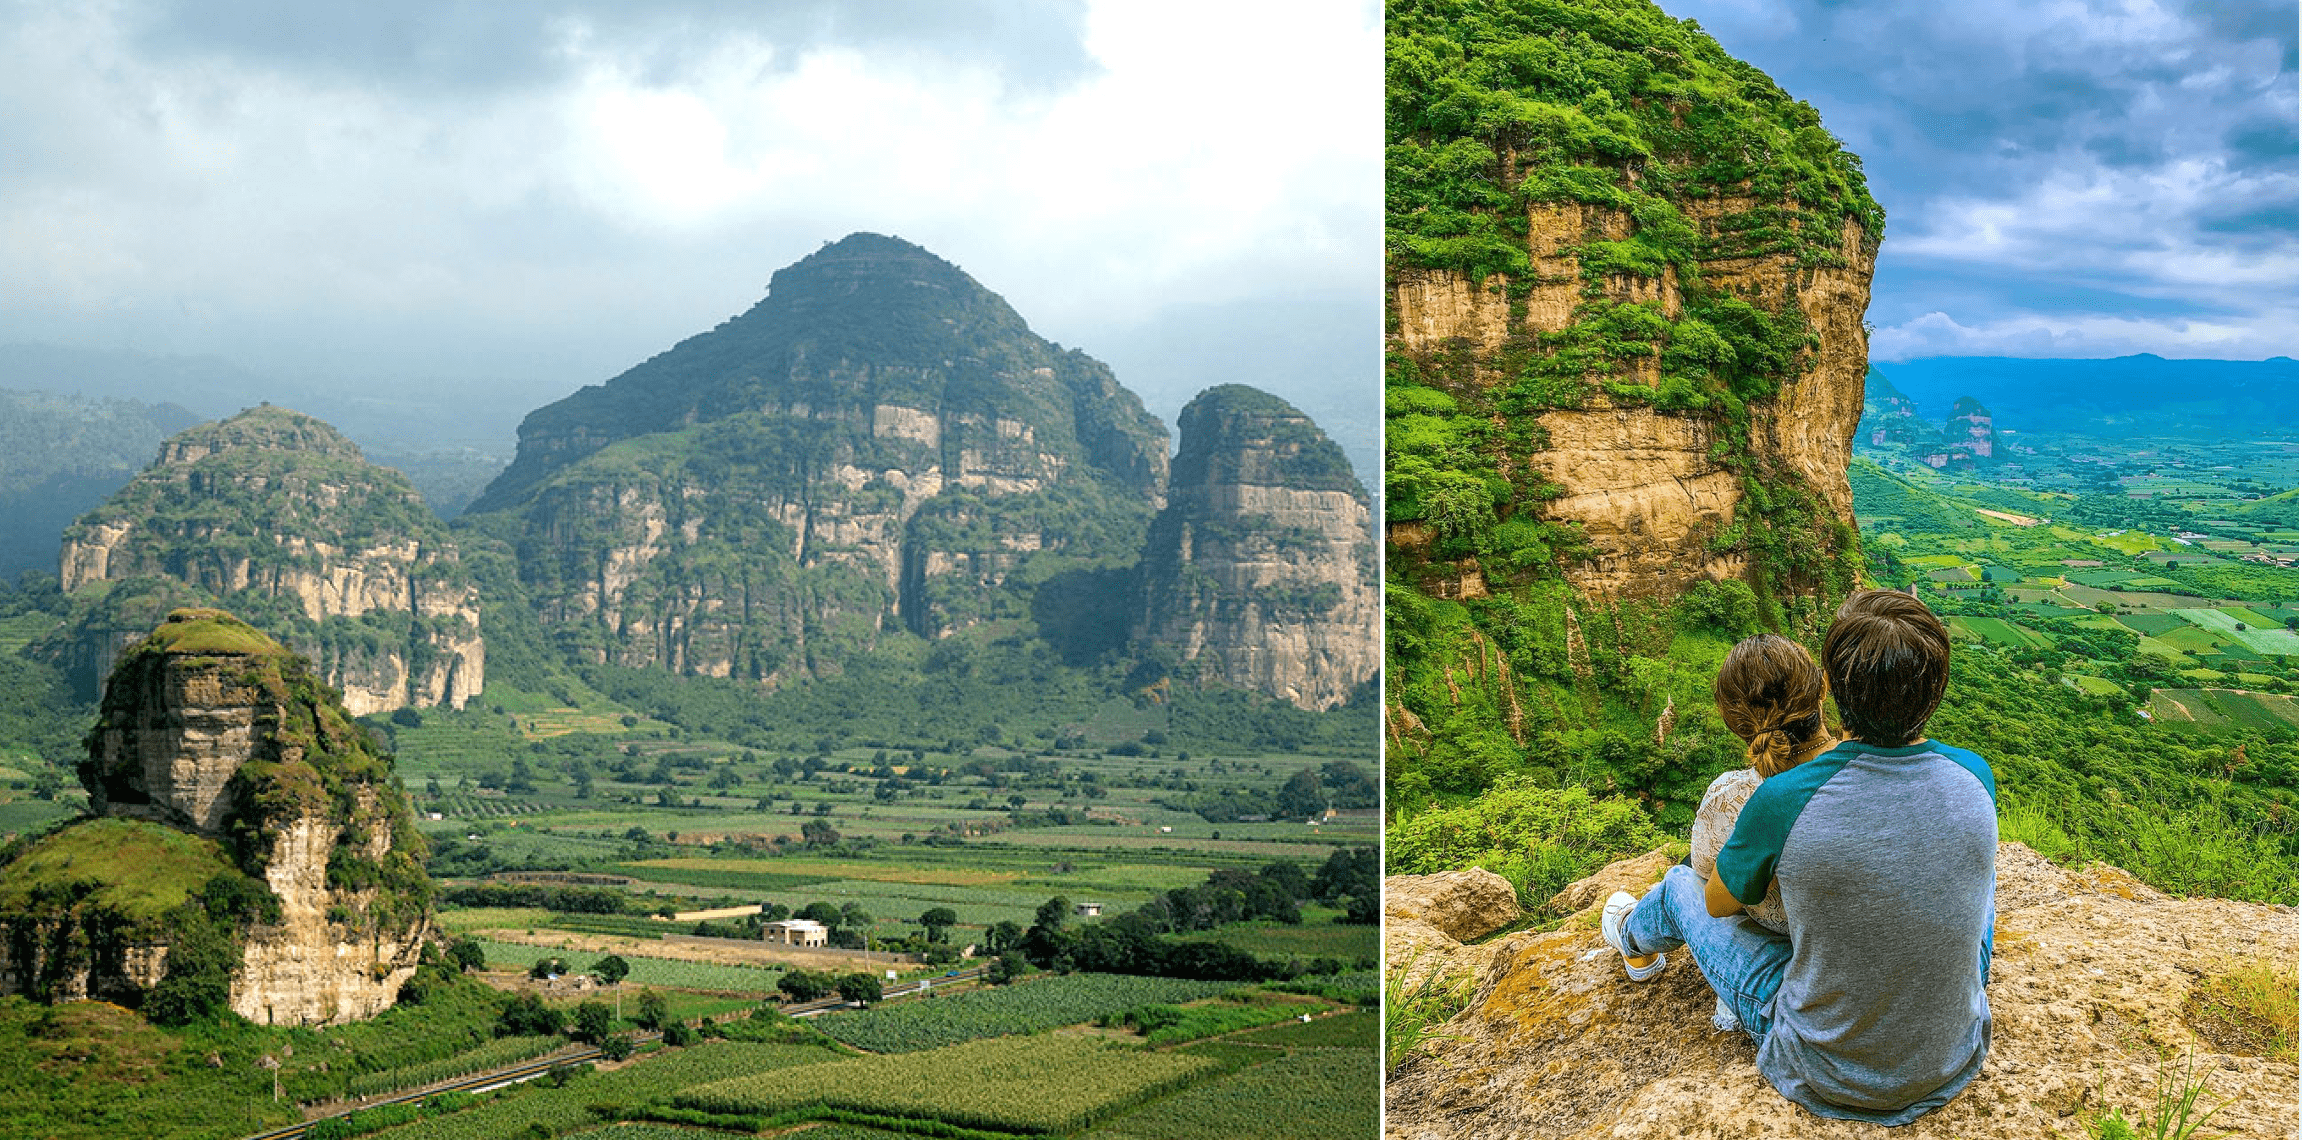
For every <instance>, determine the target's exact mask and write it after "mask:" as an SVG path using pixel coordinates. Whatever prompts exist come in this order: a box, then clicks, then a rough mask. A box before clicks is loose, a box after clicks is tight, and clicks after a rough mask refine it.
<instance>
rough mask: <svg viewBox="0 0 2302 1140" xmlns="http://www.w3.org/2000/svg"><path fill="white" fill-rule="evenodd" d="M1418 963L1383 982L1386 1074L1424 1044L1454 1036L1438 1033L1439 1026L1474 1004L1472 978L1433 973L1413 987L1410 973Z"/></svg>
mask: <svg viewBox="0 0 2302 1140" xmlns="http://www.w3.org/2000/svg"><path fill="white" fill-rule="evenodd" d="M1415 964H1416V960H1414V959H1409V960H1408V961H1406V962H1403V963H1401V964H1400V965H1399V966H1398V967H1396V968H1394V969H1393V970H1392V971H1391V972H1390V973H1389V974H1388V975H1387V976H1386V977H1385V978H1384V979H1383V1071H1384V1072H1386V1073H1387V1072H1390V1071H1391V1070H1392V1069H1396V1068H1398V1067H1399V1062H1401V1061H1404V1060H1406V1059H1407V1057H1408V1056H1409V1055H1410V1054H1412V1053H1414V1052H1415V1051H1416V1050H1417V1049H1420V1048H1422V1047H1423V1046H1424V1045H1426V1044H1429V1043H1431V1042H1433V1041H1444V1040H1446V1039H1447V1038H1449V1037H1450V1036H1452V1035H1451V1034H1446V1033H1440V1032H1438V1031H1437V1027H1438V1026H1439V1025H1440V1024H1442V1023H1444V1022H1445V1021H1447V1019H1449V1018H1451V1017H1453V1016H1455V1015H1456V1014H1458V1013H1461V1012H1462V1011H1463V1009H1464V1007H1466V1006H1468V1005H1470V1004H1471V990H1472V983H1471V979H1470V978H1469V977H1455V978H1449V977H1445V976H1443V975H1442V974H1441V973H1440V972H1439V971H1437V970H1433V971H1432V972H1430V973H1428V974H1425V975H1424V976H1423V977H1422V978H1421V979H1420V980H1418V981H1416V982H1414V983H1413V984H1411V985H1410V984H1408V982H1407V971H1408V970H1410V969H1413V968H1414V966H1415Z"/></svg>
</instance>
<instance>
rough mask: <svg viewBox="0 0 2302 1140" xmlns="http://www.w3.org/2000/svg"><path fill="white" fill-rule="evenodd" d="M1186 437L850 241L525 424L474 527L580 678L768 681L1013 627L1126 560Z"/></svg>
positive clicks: (1028, 338)
mask: <svg viewBox="0 0 2302 1140" xmlns="http://www.w3.org/2000/svg"><path fill="white" fill-rule="evenodd" d="M1166 478H1167V434H1166V430H1165V429H1164V427H1162V426H1161V425H1160V423H1159V422H1158V420H1156V419H1155V418H1153V417H1152V416H1151V415H1150V414H1149V413H1147V412H1145V411H1144V410H1143V406H1142V403H1141V401H1139V400H1138V399H1137V398H1136V397H1135V396H1134V395H1133V394H1132V393H1130V392H1128V391H1127V390H1126V389H1124V388H1122V387H1120V386H1119V384H1118V383H1117V381H1116V380H1115V379H1114V378H1113V377H1112V375H1111V372H1110V370H1109V369H1107V368H1105V367H1104V366H1103V365H1101V364H1099V363H1097V362H1096V361H1095V360H1093V359H1091V358H1089V357H1088V356H1087V355H1086V354H1084V353H1081V352H1078V351H1076V350H1066V349H1064V348H1062V347H1060V346H1057V345H1054V344H1051V343H1049V342H1048V341H1046V340H1044V339H1042V338H1040V337H1039V336H1037V335H1036V334H1034V333H1032V332H1031V330H1030V328H1029V326H1028V325H1026V324H1025V323H1024V320H1023V318H1022V317H1021V316H1019V315H1018V314H1017V313H1016V312H1015V311H1014V310H1013V309H1012V308H1010V307H1009V306H1008V305H1007V303H1006V302H1004V301H1002V300H1001V299H1000V298H999V297H998V296H997V295H996V294H993V293H992V292H991V291H989V290H988V289H985V288H984V287H983V286H982V285H980V284H978V283H977V282H976V281H975V280H974V279H973V278H971V277H969V276H968V275H967V274H965V273H964V272H962V271H960V269H959V268H958V267H956V266H954V265H952V264H950V263H949V262H946V261H944V260H942V259H941V258H938V257H936V256H934V255H933V254H931V253H928V252H927V251H926V250H923V249H921V248H919V247H918V246H915V245H912V244H910V243H908V242H904V241H901V240H899V239H896V238H890V237H883V236H880V235H877V234H862V233H859V234H854V235H851V236H849V237H847V238H844V239H842V240H840V241H838V242H833V243H827V244H826V245H825V246H824V247H823V248H822V249H821V250H818V251H817V252H816V253H814V254H812V255H810V256H808V257H806V258H804V259H802V260H801V261H799V262H798V263H796V264H794V265H791V266H788V267H786V268H784V269H782V270H779V271H778V272H777V273H776V274H775V275H774V276H773V278H772V279H771V281H770V283H769V286H768V293H767V296H766V297H765V298H764V299H763V300H761V301H760V302H759V303H758V304H756V305H754V306H753V307H752V308H751V309H750V310H749V311H747V312H745V313H744V314H742V315H741V316H738V317H736V318H734V319H732V320H729V321H727V322H725V323H723V324H721V325H720V326H719V327H718V328H715V329H713V330H712V331H710V332H707V333H703V334H701V335H699V336H695V337H691V338H689V339H687V340H684V341H681V342H680V343H679V344H678V345H676V346H674V347H673V348H672V349H671V350H669V351H667V352H664V353H662V354H660V355H658V356H656V357H654V358H652V359H650V360H648V361H646V362H645V363H642V364H640V365H638V366H636V367H634V368H632V369H631V370H629V371H627V372H625V373H624V374H622V375H621V376H618V377H616V378H615V379H613V380H610V381H608V382H607V383H606V384H604V385H595V386H592V387H587V388H584V389H582V390H581V391H578V392H577V393H575V394H574V395H571V396H569V397H567V398H566V399H563V400H560V401H559V402H557V403H554V404H551V405H548V406H546V407H544V408H541V409H539V410H537V411H536V412H534V413H533V414H531V415H529V416H528V418H527V420H526V421H525V422H524V423H522V424H521V426H520V445H519V453H518V456H517V457H516V458H515V459H514V460H513V462H512V464H511V466H510V467H509V468H508V469H506V470H505V472H504V473H503V474H502V475H501V476H500V477H498V478H497V479H496V481H495V482H494V483H493V484H492V485H490V486H489V488H488V489H487V491H486V492H485V493H484V494H482V495H481V496H480V498H479V499H478V500H477V501H475V502H474V503H473V504H472V506H471V508H470V511H469V513H468V514H467V516H466V519H465V523H464V525H467V526H470V527H472V528H474V529H476V530H480V531H484V532H486V533H488V534H492V535H498V536H501V537H502V538H503V539H504V540H505V541H507V542H509V543H510V544H511V545H512V547H513V548H514V549H515V550H516V553H517V558H518V566H519V577H520V586H521V588H522V589H523V590H524V591H525V592H526V594H527V596H528V597H529V598H530V599H531V601H532V605H533V606H534V608H535V610H536V612H537V613H538V614H539V615H540V617H541V619H542V621H543V623H544V625H545V627H546V628H547V629H548V630H549V631H550V632H551V634H552V635H553V636H554V637H555V638H556V639H557V640H558V642H559V644H560V645H561V646H562V647H563V649H565V650H567V651H568V652H569V653H571V654H573V655H574V656H575V657H576V658H577V659H579V660H588V661H591V662H595V663H612V664H618V665H627V666H645V667H656V668H663V669H668V670H671V671H674V672H679V673H691V674H702V675H710V676H733V677H738V678H745V679H757V680H771V679H782V678H787V677H794V676H802V675H823V674H828V673H833V672H837V671H838V670H839V668H840V667H841V663H842V662H843V661H844V660H846V659H847V658H849V657H851V656H852V655H853V654H856V653H859V652H865V651H868V650H870V649H871V648H873V647H874V646H876V645H878V644H879V643H880V642H881V640H882V639H883V638H884V637H885V636H886V635H888V634H889V633H891V632H893V631H896V630H902V631H907V632H909V633H911V634H914V635H917V636H920V637H926V638H931V639H932V638H939V637H942V636H946V635H948V634H950V633H952V632H955V631H957V630H961V629H965V628H968V627H971V626H976V625H981V624H984V623H990V622H1000V621H1007V620H1021V619H1024V618H1026V617H1028V615H1029V613H1030V611H1031V605H1032V601H1033V594H1034V592H1035V591H1036V590H1037V589H1038V587H1039V586H1040V585H1041V583H1043V582H1046V581H1047V580H1048V579H1050V578H1053V577H1055V576H1057V575H1059V574H1063V573H1066V572H1071V571H1081V570H1091V569H1094V568H1098V567H1103V568H1109V567H1123V566H1125V565H1128V564H1130V563H1132V562H1133V561H1134V560H1135V558H1136V557H1137V556H1138V553H1139V551H1140V548H1141V545H1142V542H1143V535H1144V531H1145V528H1146V527H1147V525H1148V524H1149V522H1150V519H1151V516H1152V514H1153V513H1154V512H1155V511H1156V510H1157V509H1158V508H1159V506H1160V505H1161V503H1162V501H1163V496H1164V493H1165V489H1166Z"/></svg>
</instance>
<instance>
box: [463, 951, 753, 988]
mask: <svg viewBox="0 0 2302 1140" xmlns="http://www.w3.org/2000/svg"><path fill="white" fill-rule="evenodd" d="M477 941H478V942H479V944H480V949H481V950H482V951H484V952H485V953H486V954H487V956H488V965H489V966H491V967H493V968H496V969H506V968H520V967H525V966H527V965H529V964H530V963H533V962H535V961H537V960H539V959H543V958H562V959H565V960H566V961H567V963H568V965H569V966H571V967H573V968H574V970H575V972H576V973H579V974H581V973H589V972H591V967H592V964H593V963H595V962H597V961H599V960H600V959H601V958H604V957H607V955H605V954H591V953H586V952H584V951H580V950H554V949H551V948H550V947H546V946H522V945H518V944H516V943H511V942H495V941H491V940H488V939H478V940H477ZM619 956H620V957H621V958H622V959H623V960H624V962H625V963H627V964H629V965H630V966H631V973H630V974H629V975H626V976H625V978H624V981H623V984H624V985H625V986H626V987H627V988H628V987H631V986H665V987H669V988H673V989H683V990H721V991H725V992H728V993H745V994H763V993H767V992H769V991H771V990H773V989H775V982H776V979H778V978H780V977H782V976H783V971H781V970H777V969H768V968H766V967H762V966H736V965H729V964H726V963H722V962H690V961H686V960H684V959H680V958H655V957H650V956H648V955H645V954H623V955H619Z"/></svg>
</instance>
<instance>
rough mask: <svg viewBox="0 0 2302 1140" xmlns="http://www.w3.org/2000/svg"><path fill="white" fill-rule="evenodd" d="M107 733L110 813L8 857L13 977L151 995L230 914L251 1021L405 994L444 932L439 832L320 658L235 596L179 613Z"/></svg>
mask: <svg viewBox="0 0 2302 1140" xmlns="http://www.w3.org/2000/svg"><path fill="white" fill-rule="evenodd" d="M88 741H89V758H88V759H87V760H86V761H85V762H83V763H82V765H81V769H80V779H81V782H82V783H83V784H84V785H86V787H87V789H88V794H89V800H90V806H91V808H92V810H93V811H94V812H95V813H96V816H97V818H94V819H91V820H86V821H83V822H80V823H77V824H74V825H72V826H70V827H67V828H65V829H64V830H62V831H60V832H57V833H54V834H52V835H49V836H46V837H44V838H42V839H40V840H39V841H37V842H36V843H34V844H32V845H31V846H30V847H29V849H28V850H26V851H23V852H21V853H19V854H18V855H17V857H16V858H15V859H14V860H13V861H11V862H10V863H9V864H8V865H7V866H6V867H4V868H0V926H4V927H5V928H6V930H7V932H8V944H7V946H6V950H5V957H6V965H5V968H4V969H0V990H5V991H8V992H20V993H27V994H31V995H34V996H38V997H42V998H46V999H51V1000H62V999H72V998H80V997H103V998H108V999H110V1000H114V1001H119V1002H122V1003H124V1004H136V1003H139V1002H141V1001H143V1000H144V999H145V998H146V997H147V996H148V995H150V994H153V993H157V992H160V991H161V990H162V989H163V988H164V984H165V983H167V982H169V981H170V980H172V978H173V977H174V976H175V975H177V974H179V973H181V972H182V971H180V970H178V969H177V968H176V967H177V966H180V965H181V963H177V962H174V961H173V959H174V958H175V957H176V956H177V954H178V953H179V948H180V947H181V946H182V945H183V944H184V943H185V940H186V939H188V938H192V937H194V936H195V935H196V934H197V933H198V932H200V931H203V930H206V929H207V928H208V927H209V926H210V925H211V924H221V928H222V933H221V934H219V935H218V937H220V938H223V939H224V942H223V943H222V944H225V945H229V946H230V947H231V952H230V953H229V954H228V960H227V961H225V962H224V963H222V966H223V972H226V973H228V975H229V998H228V1001H229V1006H230V1008H231V1009H232V1010H233V1011H234V1012H236V1013H238V1014H240V1015H241V1016H243V1017H246V1018H248V1019H250V1020H252V1021H256V1022H258V1023H262V1024H284V1025H319V1024H333V1023H337V1022H342V1021H347V1020H354V1019H358V1018H365V1017H371V1016H373V1015H375V1014H376V1013H378V1012H381V1011H382V1010H384V1009H386V1008H389V1007H390V1006H391V1004H392V1003H393V1001H394V1000H395V999H396V996H397V994H398V992H399V988H400V984H401V983H402V982H405V981H406V980H407V979H408V978H409V977H410V976H411V975H412V974H413V973H414V972H415V968H416V964H417V961H416V959H417V955H418V952H419V951H420V949H421V947H422V944H423V942H424V941H425V939H426V938H428V937H429V936H430V933H431V914H430V899H431V885H430V881H429V880H428V879H427V878H426V877H425V875H424V871H423V857H424V841H423V838H422V836H421V835H420V834H419V833H417V831H416V829H415V825H414V819H413V816H412V815H411V813H410V812H409V809H408V805H407V799H406V797H405V795H404V794H403V793H402V792H401V790H400V789H399V787H398V784H397V782H396V781H395V780H394V779H393V777H392V774H391V765H390V761H389V760H388V759H386V758H384V757H381V756H379V755H377V754H376V753H375V752H374V751H373V749H372V747H371V745H370V744H369V741H368V739H367V736H366V733H365V732H364V730H362V729H361V728H360V727H359V726H358V725H356V724H354V723H353V722H352V720H351V719H350V716H349V715H348V713H347V710H346V709H345V708H344V707H343V706H342V705H341V704H340V703H339V702H338V701H337V700H336V699H335V697H334V695H333V694H332V693H331V692H329V691H328V690H327V689H326V688H325V687H323V686H322V684H321V683H320V681H319V679H318V678H317V677H316V676H314V675H313V673H312V671H311V668H310V666H309V664H308V663H306V662H305V661H304V660H303V659H301V658H299V657H297V656H295V655H294V654H292V653H289V652H288V651H287V650H285V649H283V648H281V647H280V646H279V645H278V644H277V643H276V642H274V641H272V640H271V639H270V638H267V637H265V636H264V635H263V634H262V633H260V632H258V631H257V630H255V629H254V628H253V627H251V626H248V625H247V624H245V623H243V622H241V621H239V620H238V619H236V618H233V617H232V616H231V615H229V614H226V613H223V612H222V611H218V610H195V609H186V610H178V611H176V612H175V613H172V614H170V615H169V616H168V619H167V621H166V622H164V623H162V624H161V626H160V627H159V629H157V630H155V631H154V632H153V633H152V634H151V635H150V636H149V637H147V638H145V639H144V640H143V641H142V642H140V643H139V644H137V645H136V646H134V647H133V648H131V649H130V650H129V651H128V652H127V653H126V654H125V655H123V657H122V658H121V660H120V663H119V665H118V667H117V668H116V669H115V671H114V672H113V675H112V677H111V680H110V684H109V685H108V686H107V687H106V692H105V698H104V704H103V711H102V719H101V721H100V722H99V723H98V725H97V727H96V728H95V730H94V731H92V732H91V733H90V734H89V738H88ZM234 900H238V901H237V902H235V901H234Z"/></svg>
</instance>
